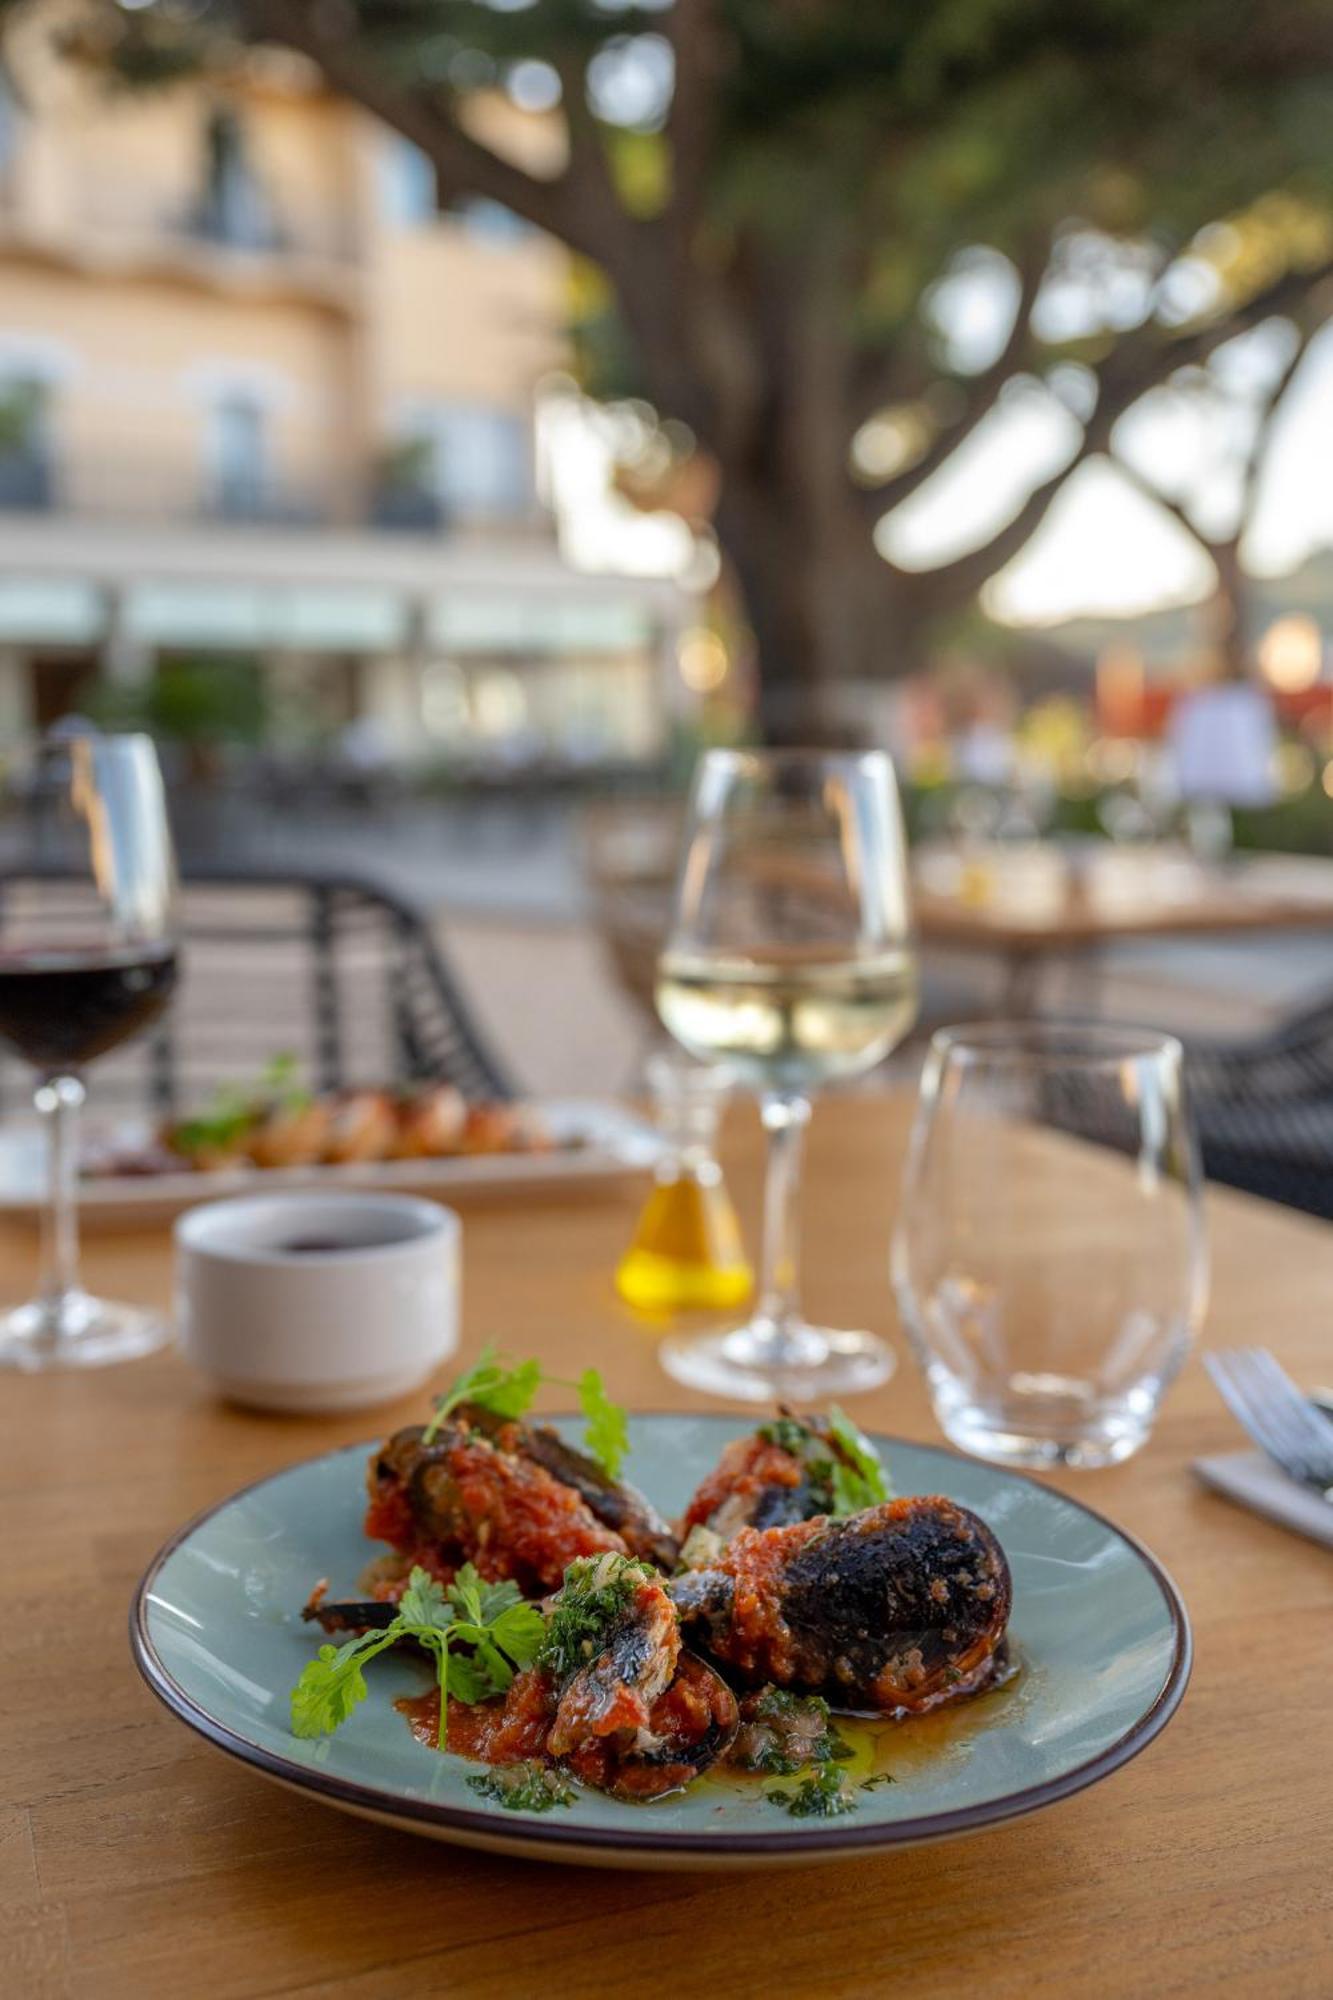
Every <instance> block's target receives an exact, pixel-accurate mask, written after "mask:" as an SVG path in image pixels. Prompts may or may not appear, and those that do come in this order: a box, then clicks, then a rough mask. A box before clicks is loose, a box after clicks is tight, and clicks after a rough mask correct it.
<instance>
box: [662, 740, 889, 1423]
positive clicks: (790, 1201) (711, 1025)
mask: <svg viewBox="0 0 1333 2000" xmlns="http://www.w3.org/2000/svg"><path fill="white" fill-rule="evenodd" d="M905 854H906V850H905V842H904V839H903V830H902V819H901V816H900V813H899V809H898V795H897V790H896V788H895V785H894V781H893V771H892V767H891V766H890V764H889V761H888V759H887V757H885V756H884V755H883V754H882V753H881V752H879V751H869V752H866V753H864V754H860V755H855V754H844V753H837V752H825V751H816V750H773V751H764V750H754V751H733V750H710V751H708V752H707V753H706V754H705V755H704V756H703V757H702V758H701V760H700V762H699V766H698V769H697V771H696V774H695V782H694V788H693V792H692V795H691V799H690V808H689V817H688V821H687V825H686V830H685V845H684V851H683V854H682V857H681V866H680V874H679V877H678V882H677V890H676V908H675V915H674V919H673V923H672V928H671V933H670V937H669V939H668V942H667V946H666V949H665V951H664V952H663V954H662V958H661V961H660V964H659V967H658V978H657V1011H658V1013H659V1014H660V1016H661V1018H662V1021H663V1023H664V1024H665V1026H666V1027H667V1029H668V1030H669V1031H670V1033H671V1034H672V1035H674V1037H675V1038H676V1040H677V1041H678V1042H679V1043H680V1044H681V1045H682V1047H684V1048H686V1049H688V1050H689V1052H690V1054H691V1055H694V1056H697V1057H699V1058H700V1059H701V1060H702V1061H704V1062H722V1063H725V1064H726V1065H727V1066H728V1067H729V1068H730V1069H731V1070H732V1071H733V1072H734V1074H735V1075H736V1076H737V1078H738V1079H739V1080H740V1081H741V1082H742V1083H745V1084H749V1085H750V1086H751V1087H752V1088H754V1089H755V1090H757V1091H758V1093H759V1100H760V1109H761V1114H762V1117H763V1122H764V1126H765V1129H766V1131H767V1133H768V1146H769V1156H768V1181H767V1187H766V1191H765V1213H764V1243H763V1260H762V1266H761V1275H760V1289H759V1302H758V1306H757V1309H756V1311H755V1314H754V1317H753V1318H752V1319H751V1320H750V1321H749V1322H748V1324H747V1325H744V1326H740V1327H734V1328H732V1329H730V1330H729V1331H723V1332H713V1333H707V1334H702V1335H694V1336H685V1335H683V1336H679V1337H676V1338H672V1339H670V1340H668V1341H667V1342H666V1343H665V1344H664V1346H663V1348H662V1365H663V1367H664V1368H665V1369H666V1371H667V1373H668V1374H669V1375H672V1376H674V1377H675V1378H676V1380H677V1381H679V1382H685V1383H688V1384H689V1386H690V1387H691V1388H695V1389H700V1390H704V1391H706V1392H707V1393H709V1394H712V1395H719V1396H732V1397H739V1398H742V1399H744V1400H748V1401H755V1402H758V1401H767V1400H769V1399H770V1398H772V1397H773V1396H775V1395H776V1396H780V1397H782V1398H784V1399H785V1400H787V1401H797V1400H800V1401H808V1402H814V1401H819V1400H821V1399H823V1398H826V1397H828V1396H833V1395H849V1394H852V1393H854V1392H856V1391H857V1390H863V1389H870V1388H873V1387H874V1385H875V1384H876V1383H877V1382H882V1381H883V1380H884V1379H885V1378H886V1376H887V1375H888V1374H889V1373H890V1371H891V1369H892V1367H893V1356H892V1354H891V1352H890V1351H889V1349H888V1348H887V1347H886V1346H885V1345H884V1343H883V1342H882V1341H881V1340H879V1339H877V1338H876V1337H875V1335H873V1334H870V1333H859V1332H839V1331H835V1330H833V1329H830V1328H827V1327H815V1326H810V1325H809V1324H807V1322H806V1321H805V1320H804V1318H803V1317H802V1315H801V1310H800V1304H799V1294H798V1284H797V1264H798V1258H797V1194H798V1188H799V1183H800V1167H801V1152H802V1144H803V1139H804V1133H805V1127H806V1124H807V1123H808V1121H809V1117H810V1098H809V1093H810V1092H811V1091H812V1090H815V1089H817V1088H819V1087H820V1086H821V1085H823V1084H827V1083H833V1082H837V1081H839V1080H841V1079H843V1078H845V1077H852V1076H858V1075H861V1074H862V1073H863V1072H865V1071H866V1070H869V1069H871V1068H873V1067H874V1065H875V1064H876V1063H877V1062H879V1061H881V1059H882V1058H883V1057H884V1056H886V1055H887V1054H888V1053H889V1052H890V1050H891V1049H893V1048H896V1047H897V1045H898V1043H899V1042H901V1041H902V1039H903V1037H904V1036H905V1035H906V1034H907V1032H908V1031H909V1029H910V1028H911V1026H912V1023H913V1022H914V1020H915V1019H916V1011H917V979H916V959H915V955H914V953H913V949H912V942H911V930H910V920H909V915H908V896H907V872H906V859H905Z"/></svg>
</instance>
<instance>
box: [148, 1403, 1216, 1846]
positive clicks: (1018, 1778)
mask: <svg viewBox="0 0 1333 2000" xmlns="http://www.w3.org/2000/svg"><path fill="white" fill-rule="evenodd" d="M744 1428H745V1426H744V1424H743V1423H742V1422H740V1421H738V1420H737V1419H736V1418H733V1417H723V1416H645V1417H637V1418H635V1419H633V1420H632V1422H631V1437H632V1456H631V1460H630V1463H629V1466H628V1473H629V1476H630V1477H631V1478H632V1479H633V1480H634V1481H635V1483H636V1484H638V1485H639V1486H642V1487H643V1488H644V1489H645V1491H647V1492H648V1493H650V1494H651V1495H652V1497H653V1498H654V1500H656V1502H657V1503H658V1505H659V1507H660V1508H661V1509H662V1511H663V1512H664V1513H666V1514H675V1513H677V1512H678V1511H679V1510H680V1509H681V1507H682V1506H683V1505H684V1503H685V1501H686V1499H687V1498H688V1496H689V1494H690V1493H691V1492H692V1491H693V1489H694V1487H695V1486H696V1485H697V1483H698V1481H699V1480H700V1479H701V1478H702V1476H703V1474H704V1473H705V1472H706V1471H708V1470H709V1468H710V1467H711V1466H713V1465H714V1464H715V1463H716V1461H717V1457H718V1454H719V1452H720V1451H721V1449H722V1446H723V1444H724V1443H725V1442H726V1441H727V1439H728V1438H730V1437H734V1436H736V1435H737V1434H738V1433H739V1432H741V1431H742V1430H743V1429H744ZM879 1443H880V1446H881V1449H882V1451H883V1452H884V1454H885V1456H886V1459H887V1462H888V1465H889V1468H890V1472H891V1476H892V1479H893V1483H894V1486H895V1488H896V1490H897V1491H898V1492H899V1493H904V1494H910V1493H946V1494H948V1495H949V1496H950V1497H951V1498H953V1499H955V1500H958V1501H960V1502H961V1503H962V1504H963V1505H964V1506H967V1507H971V1508H972V1509H974V1510H975V1512H976V1513H978V1514H980V1515H982V1516H983V1517H984V1519H985V1520H987V1521H988V1522H989V1523H990V1525H991V1527H992V1528H993V1529H994V1531H995V1533H996V1534H997V1535H998V1537H999V1539H1000V1542H1001V1544H1002V1545H1003V1547H1004V1549H1005V1551H1006V1553H1007V1555H1008V1557H1009V1562H1010V1565H1011V1567H1012V1570H1013V1577H1014V1611H1013V1619H1012V1623H1011V1626H1010V1635H1011V1640H1012V1643H1013V1646H1014V1650H1015V1655H1016V1658H1017V1660H1018V1663H1019V1672H1018V1673H1017V1675H1016V1676H1015V1678H1014V1679H1013V1681H1012V1682H1011V1683H1010V1684H1009V1685H1008V1686H1007V1687H1004V1688H1002V1689H999V1690H997V1691H995V1692H992V1693H990V1694H986V1695H983V1696H979V1697H977V1698H975V1699H974V1700H973V1701H971V1702H963V1703H959V1704H958V1706H957V1707H956V1708H954V1709H952V1710H947V1711H941V1712H940V1713H939V1714H937V1715H935V1716H925V1717H921V1718H917V1719H913V1720H910V1721H908V1722H905V1723H882V1724H878V1725H876V1726H875V1728H874V1730H873V1732H867V1733H864V1734H858V1733H857V1732H856V1731H855V1730H853V1736H854V1740H855V1741H856V1742H857V1744H858V1763H856V1764H853V1765H852V1766H849V1767H848V1768H849V1772H850V1777H851V1781H852V1782H858V1780H859V1777H860V1776H863V1775H866V1774H868V1773H869V1772H870V1771H871V1769H872V1768H873V1769H874V1770H877V1771H887V1772H888V1773H889V1774H890V1775H891V1776H892V1778H893V1780H894V1782H893V1783H892V1784H884V1785H880V1786H876V1787H875V1788H874V1789H872V1790H870V1791H860V1790H859V1789H858V1791H857V1794H856V1797H857V1801H858V1803H857V1809H856V1811H855V1812H854V1813H850V1814H847V1815H845V1816H843V1817H840V1818H836V1819H825V1820H817V1819H793V1818H792V1817H791V1816H790V1815H789V1814H788V1813H787V1812H786V1811H785V1810H784V1809H783V1808H782V1807H781V1806H780V1805H777V1804H774V1803H773V1802H771V1801H770V1800H769V1799H767V1798H765V1796H764V1792H763V1788H762V1786H760V1785H759V1784H757V1783H756V1782H755V1781H753V1780H748V1779H741V1778H730V1779H728V1778H719V1779H705V1780H703V1781H702V1782H701V1783H699V1784H697V1785H696V1786H695V1787H694V1788H692V1789H691V1791H690V1792H689V1793H686V1794H684V1795H682V1796H679V1797H676V1798H673V1799H669V1800H663V1801H659V1802H658V1803H656V1804H653V1805H639V1806H635V1805H625V1804H621V1803H618V1802H617V1801H614V1800H611V1799H606V1798H603V1797H601V1796H600V1795H597V1794H594V1793H590V1792H582V1793H580V1794H579V1796H578V1798H577V1801H576V1803H575V1804H574V1805H573V1806H572V1807H567V1808H561V1809H557V1810H556V1811H554V1812H550V1813H546V1814H529V1813H525V1812H511V1811H508V1810H506V1809H505V1808H503V1807H501V1806H499V1805H492V1804H490V1803H489V1802H486V1801H482V1800H479V1799H478V1798H477V1796H476V1794H475V1793H473V1792H472V1791H470V1790H469V1789H468V1787H467V1785H466V1784H465V1782H464V1780H465V1779H466V1778H467V1777H468V1776H469V1775H470V1774H472V1773H475V1771H476V1770H477V1769H478V1767H477V1766H476V1765H474V1764H470V1763H467V1762H465V1761H464V1760H463V1759H461V1758H457V1757H453V1756H447V1755H444V1756H442V1755H441V1754H440V1753H439V1752H438V1751H435V1750H432V1749H430V1748H428V1747H427V1746H425V1745H422V1744H420V1743H418V1742H417V1741H416V1740H415V1739H414V1738H413V1737H412V1736H411V1734H410V1733H409V1731H408V1728H407V1725H406V1724H405V1722H404V1721H403V1719H402V1717H401V1716H400V1715H399V1714H398V1713H397V1712H396V1711H395V1709H394V1706H393V1703H394V1699H395V1697H397V1696H399V1695H404V1694H410V1693H416V1692H419V1691H420V1690H421V1689H422V1688H423V1687H424V1686H425V1685H426V1684H427V1678H428V1670H427V1669H426V1668H425V1667H424V1666H423V1665H421V1664H420V1663H419V1662H417V1661H415V1660H412V1659H410V1658H403V1659H398V1658H396V1657H395V1656H393V1655H388V1656H386V1657H385V1658H383V1659H381V1660H379V1661H377V1662H376V1663H375V1665H374V1666H373V1667H371V1669H370V1670H369V1672H368V1674H367V1680H368V1682H369V1684H370V1694H369V1697H368V1699H367V1700H366V1701H365V1702H364V1703H363V1704H362V1706H361V1707H360V1709H358V1711H357V1712H356V1714H355V1715H354V1716H353V1717H352V1719H351V1721H349V1722H348V1723H346V1724H345V1725H344V1726H343V1728H342V1729H340V1730H339V1732H338V1734H337V1735H336V1736H335V1737H332V1738H329V1739H327V1740H324V1741H321V1742H305V1741H300V1740H298V1739H297V1738H295V1737H294V1736H292V1735H291V1733H290V1731H289V1729H288V1726H287V1696H288V1691H289V1689H290V1688H291V1685H292V1683H293V1681H294V1680H295V1679H296V1677H297V1675H298V1674H299V1673H300V1671H301V1668H302V1666H303V1665H304V1663H305V1661H306V1660H307V1659H309V1658H310V1656H311V1653H312V1651H313V1649H314V1646H315V1645H316V1643H317V1640H318V1637H319V1635H317V1634H313V1633H312V1631H311V1628H310V1627H309V1626H308V1625H303V1624H302V1622H301V1619H300V1616H299V1610H300V1606H301V1605H302V1604H303V1603H304V1602H305V1600H306V1598H307V1596H308V1595H309V1592H310V1589H311V1586H312V1584H313V1583H314V1582H315V1581H316V1579H318V1578H319V1577H329V1578H331V1579H332V1582H333V1587H334V1591H335V1594H337V1593H338V1592H352V1591H354V1589H355V1585H356V1579H357V1576H358V1574H359V1572H360V1571H361V1569H362V1568H363V1567H364V1566H365V1564H366V1562H367V1560H368V1559H369V1558H370V1556H371V1555H372V1554H373V1553H374V1550H373V1548H372V1545H371V1544H369V1543H368V1542H367V1541H366V1540H365V1538H364V1536H363V1535H362V1532H361V1516H362V1509H363V1505H364V1486H363V1478H364V1467H365V1461H366V1458H367V1456H368V1454H369V1452H370V1450H371V1446H370V1445H369V1444H367V1445H365V1446H355V1447H353V1448H351V1449H349V1450H346V1451H338V1452H332V1453H330V1454H329V1455H328V1456H327V1457H324V1458H317V1459H312V1460H311V1461H310V1462H309V1463H307V1464H304V1465H295V1466H292V1467H291V1468H290V1469H289V1470H288V1471H286V1472H280V1473H278V1474H276V1475H275V1476H274V1477H273V1478H271V1479H265V1480H262V1481H261V1482H260V1483H259V1484H258V1485H257V1486H251V1487H248V1488H247V1489H246V1490H245V1491H244V1492H242V1493H237V1494H235V1495H234V1496H233V1497H232V1498H231V1499H230V1500H224V1501H223V1502H222V1504H221V1505H220V1506H218V1507H214V1508H212V1509H211V1510H210V1511H209V1512H208V1513H206V1514H203V1515H201V1516H200V1517H199V1519H198V1520H197V1521H194V1522H193V1523H192V1524H191V1525H190V1526H189V1527H188V1528H185V1529H184V1530H182V1532H181V1533H180V1534H178V1535H177V1536H175V1537H174V1539H173V1540H172V1541H170V1542H169V1543H168V1544H167V1546H166V1547H165V1548H164V1549H163V1550H162V1552H161V1554H160V1555H159V1556H158V1557H157V1558H156V1560H155V1561H154V1562H153V1564H152V1566H151V1568H150V1569H149V1571H148V1574H147V1575H146V1576H145V1578H144V1580H143V1582H142V1583H141V1584H140V1586H139V1589H138V1591H137V1593H136V1595H135V1599H134V1605H133V1609H132V1613H131V1621H130V1623H131V1639H132V1644H133V1648H134V1657H135V1660H136V1662H137V1664H138V1666H139V1669H140V1671H141V1673H142V1674H143V1676H144V1678H145V1680H146V1681H147V1682H148V1684H149V1686H150V1687H151V1688H152V1689H153V1691H154V1693H155V1694H157V1695H158V1696H159V1697H160V1698H161V1700H162V1701H164V1702H165V1703H166V1705H167V1707H168V1708H170V1709H172V1710H173V1711H174V1713H175V1714H176V1715H178V1716H179V1717H180V1718H181V1720H182V1721H183V1722H186V1723H188V1724H189V1725H190V1727H191V1728H192V1729H197V1730H198V1731H199V1733H200V1735H201V1736H205V1737H207V1738H208V1740H209V1741H210V1742H211V1743H214V1744H216V1745H217V1746H218V1748H219V1749H221V1750H225V1751H227V1752H228V1753H229V1754H230V1755H231V1756H233V1757H239V1758H240V1759H241V1760H242V1761H243V1762H244V1763H247V1764H251V1765H253V1766H254V1768H255V1769H256V1770H257V1771H260V1772H262V1773H263V1774H264V1775H265V1776H267V1777H270V1778H274V1779H276V1780H278V1781H279V1782H280V1783H283V1784H286V1785H289V1786H293V1787H295V1788H296V1789H297V1790H300V1791H305V1792H309V1793H310V1794H311V1795H312V1796H313V1797H315V1798H317V1799H321V1800H323V1801H325V1802H326V1803H327V1804H329V1805H335V1806H340V1807H342V1808H343V1809H344V1810H346V1811H350V1812H357V1813H361V1814H364V1815H366V1816H368V1817H369V1818H372V1819H377V1820H382V1821H385V1822H387V1823H388V1824H390V1825H394V1826H399V1827H404V1828H406V1829H408V1830H410V1831H411V1832H414V1833H424V1834H429V1835H431V1836H432V1837H433V1838H435V1839H439V1840H455V1841H461V1842H463V1843H464V1844H466V1845H469V1846H473V1847H482V1848H488V1849H492V1850H495V1851H498V1852H504V1853H509V1854H520V1855H530V1856H532V1857H534V1858H540V1859H546V1860H552V1861H586V1862H597V1863H601V1864H603V1865H607V1866H619V1867H626V1868H631V1867H633V1868H643V1867H658V1868H686V1867H692V1866H693V1867H700V1866H706V1867H717V1866H719V1865H725V1864H726V1863H728V1862H731V1863H734V1864H736V1865H738V1866H746V1867H754V1866H756V1865H758V1864H763V1863H767V1862H773V1863H777V1862H784V1861H798V1860H799V1861H817V1860H819V1859H821V1858H827V1859H832V1858H835V1857H837V1856H839V1855H847V1854H860V1853H866V1852H869V1851H871V1850H874V1849H878V1848H887V1847H896V1846H905V1845H908V1844H910V1843H912V1842H916V1841H923V1840H935V1839H940V1838H943V1837H945V1836H946V1835H953V1834H960V1833H969V1832H973V1831H976V1830H977V1829H979V1828H982V1827H986V1826H991V1825H994V1824H995V1823H997V1822H998V1821H1001V1820H1006V1819H1012V1818H1014V1817H1016V1816H1017V1815H1018V1814H1020V1813H1027V1812H1032V1811H1035V1810H1036V1809H1037V1808H1038V1807H1040V1806H1047V1805H1051V1804H1053V1803H1054V1802H1055V1801H1056V1800H1057V1799H1062V1798H1065V1797H1067V1796H1068V1795H1069V1794H1070V1793H1071V1792H1077V1791H1081V1790H1082V1789H1083V1787H1084V1786H1086V1785H1091V1784H1095V1783H1096V1782H1097V1781H1098V1780H1099V1779H1101V1778H1105V1777H1108V1776H1109V1775H1110V1774H1111V1773H1112V1772H1113V1771H1115V1770H1117V1769H1118V1768H1119V1767H1120V1765H1122V1764H1124V1763H1127V1762H1128V1760H1129V1759H1130V1758H1131V1757H1133V1756H1135V1755H1136V1754H1137V1752H1138V1751H1140V1750H1142V1749H1143V1748H1144V1746H1145V1744H1147V1743H1150V1742H1151V1741H1152V1739H1153V1737H1154V1736H1156V1735H1157V1733H1158V1731H1159V1730H1160V1729H1162V1728H1164V1727H1165V1725H1166V1723H1167V1722H1168V1721H1169V1720H1170V1718H1171V1716H1172V1714H1173V1713H1174V1711H1175V1709H1176V1707H1177V1706H1178V1704H1179V1702H1180V1698H1181V1696H1182V1695H1183V1693H1184V1691H1185V1684H1186V1681H1187V1680H1188V1678H1189V1670H1190V1633H1189V1624H1188V1621H1187V1619H1186V1616H1185V1608H1184V1606H1183V1605H1182V1603H1181V1601H1180V1598H1179V1595H1178V1594H1177V1592H1176V1589H1175V1586H1174V1585H1173V1584H1172V1582H1171V1580H1170V1578H1169V1577H1168V1576H1167V1575H1166V1574H1165V1572H1164V1571H1163V1570H1162V1569H1161V1568H1160V1566H1159V1565H1158V1564H1157V1563H1156V1562H1155V1561H1154V1560H1153V1558H1152V1557H1151V1556H1150V1555H1149V1554H1148V1553H1147V1551H1146V1550H1145V1549H1142V1548H1140V1547H1139V1545H1138V1544H1137V1543H1136V1542H1134V1541H1131V1540H1130V1538H1129V1537H1128V1536H1127V1535H1124V1534H1122V1533H1121V1532H1120V1530H1119V1529H1118V1528H1114V1527H1112V1526H1111V1524H1110V1522H1109V1521H1105V1520H1103V1519H1102V1518H1101V1516H1100V1515H1098V1514H1094V1513H1093V1512H1092V1511H1091V1510H1090V1509H1089V1508H1086V1507H1083V1506H1080V1505H1079V1504H1078V1503H1077V1502H1075V1501H1073V1500H1067V1499H1065V1498H1064V1496H1063V1495H1061V1494H1059V1493H1054V1492H1052V1491H1050V1490H1049V1489H1048V1488H1046V1487H1044V1486H1039V1485H1038V1484H1037V1483H1036V1482H1035V1481H1034V1480H1030V1479H1025V1478H1023V1477H1021V1476H1020V1475H1019V1474H1016V1473H1012V1472H1002V1471H999V1470H997V1469H996V1468H995V1467H992V1466H988V1465H981V1464H978V1463H976V1462H975V1461H973V1460H971V1459H966V1458H960V1457H957V1456H956V1455H955V1454H954V1453H952V1452H948V1451H937V1450H932V1449H929V1448H927V1447H925V1446H922V1445H914V1444H907V1443H900V1442H898V1441H896V1440H894V1439H892V1438H886V1439H881V1440H879Z"/></svg>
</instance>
